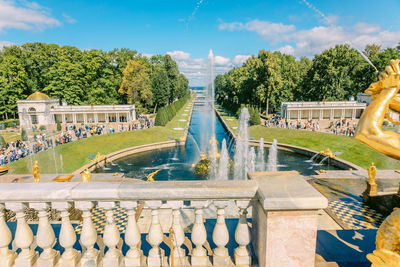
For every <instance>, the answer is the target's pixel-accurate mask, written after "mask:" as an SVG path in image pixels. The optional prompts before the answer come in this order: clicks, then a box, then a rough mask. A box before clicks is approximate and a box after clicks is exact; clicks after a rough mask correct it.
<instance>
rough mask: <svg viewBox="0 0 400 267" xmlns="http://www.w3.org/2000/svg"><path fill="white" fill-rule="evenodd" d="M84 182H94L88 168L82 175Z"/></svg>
mask: <svg viewBox="0 0 400 267" xmlns="http://www.w3.org/2000/svg"><path fill="white" fill-rule="evenodd" d="M81 178H82V182H90V181H91V180H92V174H91V173H90V171H89V169H87V168H86V170H84V171H83V172H82V173H81Z"/></svg>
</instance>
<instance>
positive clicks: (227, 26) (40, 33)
mask: <svg viewBox="0 0 400 267" xmlns="http://www.w3.org/2000/svg"><path fill="white" fill-rule="evenodd" d="M349 40H351V42H352V44H353V45H354V46H357V47H358V48H359V49H363V48H364V46H365V45H366V44H369V43H377V44H381V45H382V46H383V47H393V46H394V45H395V44H397V43H398V42H400V1H399V0H383V1H379V2H378V1H376V0H375V1H372V0H363V1H361V0H352V1H344V0H323V1H322V0H319V1H317V0H281V1H265V0H264V1H260V0H229V1H227V0H179V1H165V0H164V1H158V0H157V1H155V0H154V1H151V0H147V1H136V0H131V1H128V0H126V1H116V0H114V1H99V0H97V1H94V0H80V1H78V0H69V1H60V0H58V1H57V0H37V1H35V2H31V1H28V0H23V1H17V0H0V46H2V45H7V44H10V43H12V44H22V43H25V42H36V41H40V42H46V43H57V44H59V45H73V46H76V47H78V48H80V49H90V48H96V49H103V50H111V49H113V48H122V47H127V48H131V49H135V50H137V51H138V52H140V53H143V54H146V55H152V54H158V53H160V54H165V53H169V54H171V56H173V57H174V59H175V60H177V62H178V64H179V67H180V69H181V71H182V72H183V73H184V74H185V75H186V76H187V77H188V78H189V80H190V83H191V85H202V84H204V75H205V65H206V62H205V61H206V57H207V54H208V51H209V49H213V51H214V54H215V55H216V58H215V62H216V65H217V66H216V71H217V73H222V72H225V71H227V70H229V69H230V68H232V67H233V66H238V65H240V64H242V63H243V61H244V60H245V59H246V58H247V57H248V56H249V55H251V54H256V53H257V51H258V50H260V49H267V50H280V51H282V52H285V53H289V54H293V55H295V56H296V57H302V56H307V57H312V56H313V55H314V54H316V53H319V52H321V51H322V50H323V49H326V48H329V47H331V46H332V45H334V44H336V43H346V42H348V41H349Z"/></svg>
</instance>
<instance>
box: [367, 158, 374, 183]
mask: <svg viewBox="0 0 400 267" xmlns="http://www.w3.org/2000/svg"><path fill="white" fill-rule="evenodd" d="M375 176H376V167H375V164H374V163H373V162H372V163H371V166H370V167H369V168H368V183H369V184H370V185H374V184H376V183H375Z"/></svg>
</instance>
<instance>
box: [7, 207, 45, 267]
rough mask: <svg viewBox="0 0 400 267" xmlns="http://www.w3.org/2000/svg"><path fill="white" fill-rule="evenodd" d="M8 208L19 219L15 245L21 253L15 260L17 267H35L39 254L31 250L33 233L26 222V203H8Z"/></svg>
mask: <svg viewBox="0 0 400 267" xmlns="http://www.w3.org/2000/svg"><path fill="white" fill-rule="evenodd" d="M6 208H7V209H10V210H12V211H14V212H15V213H16V217H17V229H16V230H15V238H14V241H15V245H16V246H17V248H20V249H21V252H20V253H19V255H18V256H17V258H16V259H15V267H26V266H33V264H34V263H35V262H36V260H37V257H38V253H37V252H35V251H34V250H32V249H31V248H30V246H31V245H32V243H33V233H32V230H31V228H30V227H29V225H28V224H27V223H26V220H25V213H24V209H26V208H27V205H26V204H25V203H21V202H19V203H15V202H13V203H12V202H7V203H6Z"/></svg>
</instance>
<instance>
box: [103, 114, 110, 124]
mask: <svg viewBox="0 0 400 267" xmlns="http://www.w3.org/2000/svg"><path fill="white" fill-rule="evenodd" d="M104 116H106V123H109V122H110V121H109V119H108V113H107V112H106V114H105V115H104Z"/></svg>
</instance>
